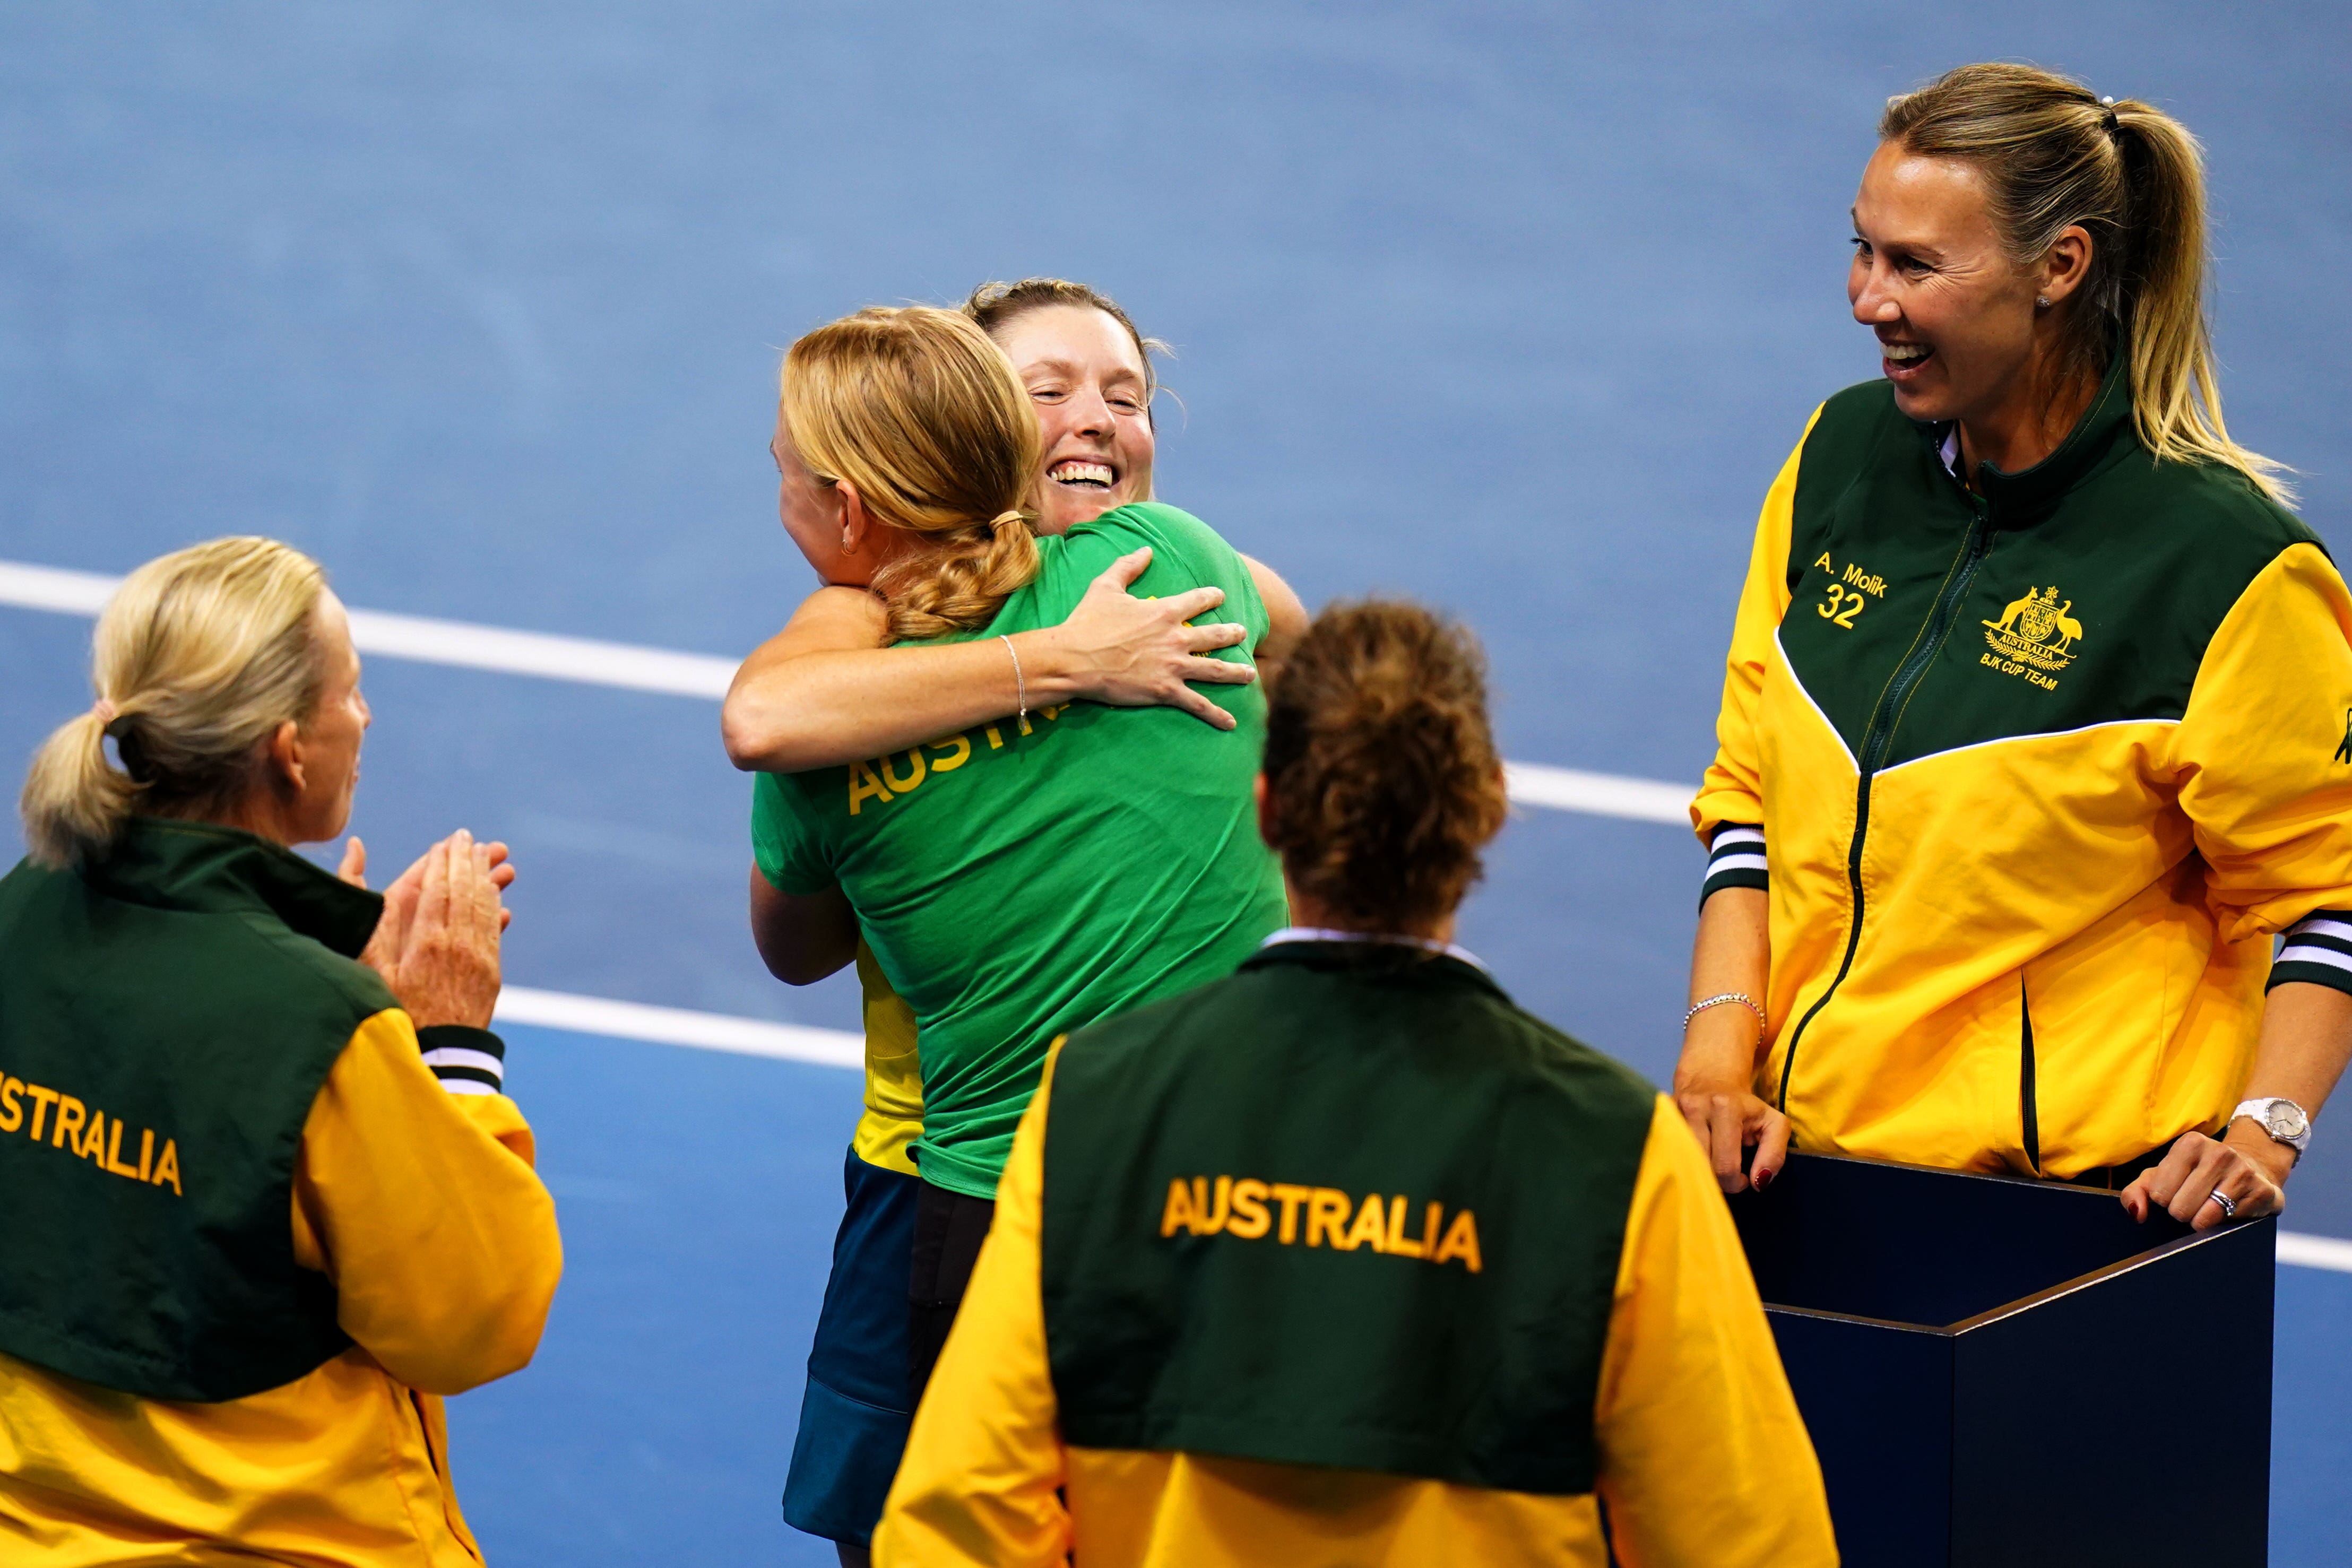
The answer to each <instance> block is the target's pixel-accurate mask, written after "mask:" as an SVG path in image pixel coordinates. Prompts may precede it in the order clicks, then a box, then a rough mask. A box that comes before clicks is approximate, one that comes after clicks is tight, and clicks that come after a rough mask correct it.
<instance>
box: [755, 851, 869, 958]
mask: <svg viewBox="0 0 2352 1568" xmlns="http://www.w3.org/2000/svg"><path fill="white" fill-rule="evenodd" d="M857 932H858V927H857V911H856V909H854V908H852V907H851V905H850V903H849V899H848V896H847V895H846V894H844V893H843V892H842V891H841V889H839V888H837V887H836V888H831V889H828V890H827V891H825V892H824V893H813V894H789V893H782V892H780V891H778V890H777V888H776V887H775V886H774V884H772V883H770V882H769V881H768V879H767V878H766V877H765V876H764V875H762V874H761V871H760V868H759V867H758V866H756V865H755V866H753V867H752V868H751V944H752V946H755V947H757V948H758V949H759V950H760V961H761V963H763V964H765V965H766V966H767V967H768V973H770V974H772V975H773V976H775V977H776V978H778V979H780V980H782V981H783V983H784V984H786V985H788V986H813V985H814V984H816V982H817V981H819V980H822V979H824V977H826V976H828V975H832V974H835V973H837V972H839V971H840V970H841V969H843V968H845V967H847V966H848V965H849V963H850V961H851V960H852V959H854V958H856V956H857Z"/></svg>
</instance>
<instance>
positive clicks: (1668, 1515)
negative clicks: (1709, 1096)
mask: <svg viewBox="0 0 2352 1568" xmlns="http://www.w3.org/2000/svg"><path fill="white" fill-rule="evenodd" d="M1594 1416H1595V1426H1596V1428H1597V1430H1598V1433H1599V1436H1600V1439H1601V1497H1602V1499H1603V1500H1605V1501H1606V1502H1607V1504H1608V1506H1609V1520H1610V1525H1611V1530H1612V1535H1613V1537H1614V1540H1615V1543H1616V1550H1617V1555H1618V1557H1619V1559H1620V1560H1621V1561H1622V1562H1623V1563H1625V1564H1626V1568H1682V1565H1685V1564H1687V1565H1690V1568H1701V1565H1704V1568H1746V1565H1748V1564H1758V1565H1761V1564H1765V1563H1770V1564H1774V1565H1775V1568H1804V1565H1806V1564H1814V1563H1819V1564H1824V1565H1827V1564H1833V1563H1836V1562H1837V1544H1836V1542H1835V1540H1834V1538H1833V1537H1832V1533H1831V1530H1830V1511H1829V1499H1828V1496H1827V1494H1826V1493H1825V1492H1824V1491H1823V1490H1822V1471H1821V1466H1820V1464H1819V1462H1818V1461H1816V1460H1815V1459H1814V1458H1813V1445H1812V1440H1811V1438H1810V1437H1807V1436H1806V1433H1805V1424H1804V1421H1803V1419H1802V1418H1801V1417H1800V1416H1798V1414H1797V1402H1796V1399H1795V1396H1792V1395H1791V1394H1790V1392H1789V1379H1788V1375H1787V1374H1785V1373H1783V1372H1782V1371H1781V1369H1780V1351H1779V1349H1778V1348H1777V1347H1776V1346H1775V1345H1774V1344H1773V1343H1772V1330H1771V1328H1770V1326H1769V1324H1768V1323H1767V1322H1765V1319H1764V1308H1763V1303H1762V1302H1761V1301H1759V1300H1758V1298H1757V1294H1756V1282H1755V1281H1754V1279H1753V1278H1751V1277H1750V1276H1749V1274H1748V1260H1747V1257H1746V1255H1745V1254H1744V1253H1742V1252H1741V1250H1740V1247H1739V1236H1738V1232H1737V1231H1736V1230H1735V1229H1734V1228H1732V1224H1731V1215H1730V1213H1729V1211H1728V1210H1727V1209H1726V1207H1724V1201H1723V1194H1722V1192H1721V1191H1720V1190H1719V1189H1718V1188H1717V1186H1716V1182H1715V1176H1714V1173H1713V1172H1712V1171H1711V1170H1710V1169H1709V1168H1708V1167H1707V1164H1706V1158H1705V1156H1703V1155H1701V1154H1700V1153H1699V1147H1698V1143H1697V1141H1696V1139H1694V1138H1693V1137H1692V1136H1691V1133H1690V1128H1689V1126H1688V1125H1687V1124H1685V1122H1684V1121H1683V1118H1682V1115H1681V1113H1679V1112H1677V1111H1676V1110H1675V1106H1674V1102H1672V1101H1671V1100H1668V1099H1667V1098H1666V1097H1665V1096H1664V1095H1663V1094H1662V1095H1660V1096H1659V1097H1658V1103H1657V1110H1656V1112H1655V1113H1654V1115H1653V1116H1652V1118H1651V1122H1650V1136H1649V1142H1648V1144H1647V1145H1645V1146H1644V1148H1643V1154H1642V1169H1641V1174H1640V1176H1639V1177H1638V1178H1637V1180H1636V1182H1635V1185H1634V1188H1633V1207H1632V1209H1631V1211H1630V1212H1629V1214H1628V1215H1627V1218H1626V1231H1625V1249H1624V1252H1623V1253H1622V1257H1621V1260H1620V1261H1619V1264H1618V1271H1617V1295H1616V1305H1615V1308H1614V1310H1613V1311H1612V1314H1611V1317H1610V1322H1609V1347H1608V1350H1607V1352H1606V1353H1605V1354H1604V1356H1603V1358H1602V1361H1601V1396H1600V1399H1599V1401H1598V1403H1597V1405H1596V1406H1595V1410H1594Z"/></svg>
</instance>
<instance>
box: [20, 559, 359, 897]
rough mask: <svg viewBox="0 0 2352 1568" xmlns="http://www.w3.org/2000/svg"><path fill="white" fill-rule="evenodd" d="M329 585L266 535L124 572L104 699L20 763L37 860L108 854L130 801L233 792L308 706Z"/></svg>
mask: <svg viewBox="0 0 2352 1568" xmlns="http://www.w3.org/2000/svg"><path fill="white" fill-rule="evenodd" d="M325 588H326V578H325V575H324V574H323V573H321V572H320V570H319V567H318V563H316V562H315V561H313V560H311V559H310V558H309V557H308V556H305V555H303V554H302V553H301V552H300V551H299V550H296V549H291V548H289V546H286V545H282V544H279V543H278V542H277V541H276V540H274V539H264V538H226V539H215V540H213V541H212V542H211V543H209V544H201V545H195V546H193V547H192V548H190V549H184V550H179V551H176V552H174V553H173V554H171V555H167V556H163V557H160V558H158V559H154V560H151V561H149V562H148V563H147V564H146V565H144V566H142V567H141V568H140V569H139V570H136V571H134V572H132V573H131V575H130V576H129V577H127V578H125V579H124V580H123V582H122V586H121V588H120V589H119V590H117V591H116V592H115V595H114V597H113V598H112V599H111V600H110V601H108V603H107V606H106V609H105V611H104V612H101V613H100V616H99V618H98V632H97V635H96V637H95V638H94V640H93V642H94V658H93V660H92V670H91V675H92V681H93V684H94V685H96V686H97V687H98V693H99V702H98V706H96V707H94V708H92V709H91V710H90V711H89V712H88V713H85V714H81V715H79V716H76V717H73V718H70V719H68V720H67V721H66V722H65V723H64V724H62V725H60V726H58V728H57V730H56V731H55V732H54V733H52V734H51V735H50V737H49V738H48V739H47V741H46V742H44V743H43V744H42V747H41V748H40V750H39V751H38V752H37V753H36V754H35V756H34V758H33V766H32V768H30V769H29V770H28V771H27V772H26V776H25V790H24V794H23V795H22V797H20V799H19V802H18V808H19V810H20V812H21V814H22V816H23V819H24V824H25V841H26V846H27V847H28V848H29V849H30V851H31V852H32V856H33V859H35V860H36V861H37V862H41V863H42V864H44V865H51V866H71V865H79V864H82V863H84V862H88V861H90V860H92V859H97V858H101V857H103V856H104V855H105V853H106V852H108V850H110V848H111V847H112V846H113V843H114V841H115V839H116V837H117V835H119V834H120V833H121V831H122V825H123V823H124V822H125V821H127V820H128V819H129V818H130V817H131V814H132V813H133V811H134V810H135V811H141V812H145V813H148V814H151V815H159V816H196V815H204V814H208V813H210V812H213V811H216V810H220V809H222V808H224V807H226V806H228V805H231V804H233V803H234V801H235V800H236V798H237V796H238V795H239V794H241V792H242V791H243V790H244V789H245V788H246V787H247V786H248V785H249V784H250V782H251V779H252V769H253V768H254V766H255V762H256V755H257V754H256V747H257V743H258V742H260V741H261V740H262V739H264V738H265V737H268V736H269V735H270V734H272V733H273V732H275V731H276V729H277V728H278V726H279V725H280V724H283V723H285V722H286V721H287V720H289V719H292V720H295V721H297V722H299V721H300V720H302V719H304V718H307V717H308V716H309V715H310V708H311V706H312V705H313V703H314V702H315V700H316V698H317V696H318V694H319V689H320V684H321V679H322V675H323V671H322V670H321V668H320V660H319V648H318V645H317V640H316V638H315V636H314V635H313V626H312V617H313V614H314V612H316V611H317V609H318V605H319V596H320V593H321V592H323V591H325ZM108 737H112V738H113V740H114V744H115V749H116V751H117V752H118V753H119V754H120V756H121V766H120V767H117V766H116V765H115V763H114V761H112V760H111V759H110V758H108V756H107V754H106V741H107V738H108Z"/></svg>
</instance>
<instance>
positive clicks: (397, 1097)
mask: <svg viewBox="0 0 2352 1568" xmlns="http://www.w3.org/2000/svg"><path fill="white" fill-rule="evenodd" d="M531 1159H532V1147H531V1136H530V1127H529V1125H528V1124H525V1123H524V1121H523V1119H522V1113H521V1112H520V1110H519V1109H517V1107H516V1105H515V1103H514V1102H513V1101H511V1100H509V1099H508V1098H507V1097H506V1096H505V1095H504V1094H452V1093H448V1092H445V1091H444V1090H443V1089H442V1087H441V1084H440V1082H438V1081H437V1080H436V1078H435V1077H434V1075H433V1071H432V1070H431V1069H430V1068H428V1067H426V1066H425V1061H424V1058H423V1056H422V1054H421V1053H420V1051H419V1050H418V1048H417V1042H416V1030H415V1028H414V1026H412V1025H411V1023H410V1022H409V1019H408V1015H407V1014H406V1013H404V1012H402V1011H400V1010H399V1009H387V1010H386V1011H383V1012H380V1013H378V1014H376V1015H375V1016H374V1017H373V1018H371V1019H367V1021H365V1022H364V1023H362V1024H361V1025H360V1027H359V1030H357V1032H355V1033H354V1034H353V1035H352V1039H351V1042H350V1043H349V1044H348V1045H346V1046H345V1047H344V1048H343V1051H342V1054H341V1056H339V1057H337V1058H336V1060H335V1064H334V1066H333V1067H332V1068H331V1070H330V1071H328V1073H327V1079H326V1082H324V1083H323V1084H321V1085H320V1090H319V1094H318V1098H317V1099H316V1100H314V1101H313V1102H312V1103H311V1106H310V1119H309V1120H308V1121H307V1122H305V1123H304V1124H303V1127H302V1147H301V1153H300V1155H299V1158H298V1159H297V1161H296V1165H295V1172H294V1214H293V1224H294V1250H295V1257H296V1259H297V1260H299V1261H300V1262H302V1263H304V1264H305V1265H307V1266H309V1267H312V1268H316V1269H319V1270H322V1271H323V1272H324V1273H325V1274H326V1275H327V1277H328V1278H329V1279H331V1280H332V1281H334V1282H335V1291H336V1295H337V1299H338V1301H339V1303H340V1304H339V1309H338V1314H337V1315H338V1317H339V1319H340V1321H341V1323H342V1326H343V1332H344V1333H348V1334H350V1335H351V1336H352V1339H353V1340H355V1341H357V1342H358V1343H359V1344H360V1346H361V1348H362V1349H363V1350H365V1351H366V1352H367V1353H368V1354H370V1355H373V1357H374V1358H375V1359H376V1361H377V1362H378V1363H379V1364H381V1365H382V1366H383V1369H384V1370H385V1371H386V1372H388V1373H390V1374H391V1375H393V1376H394V1378H396V1379H397V1380H399V1381H400V1382H402V1383H404V1384H405V1385H408V1386H409V1387H411V1388H415V1389H421V1390H423V1391H425V1393H428V1394H460V1393H463V1392H464V1391H465V1390H467V1389H468V1388H472V1387H474V1386H476V1385H479V1384H484V1383H488V1382H489V1381H490V1380H491V1379H492V1378H496V1377H503V1376H505V1375H507V1374H508V1373H509V1372H513V1371H515V1370H517V1369H518V1368H520V1367H521V1366H523V1365H524V1364H527V1363H529V1362H530V1358H531V1354H532V1352H533V1351H535V1350H536V1349H537V1348H538V1346H539V1336H540V1331H541V1329H542V1328H543V1327H544V1326H545V1325H546V1322H547V1309H548V1304H549V1302H550V1301H552V1300H553V1299H554V1295H555V1282H556V1280H557V1279H558V1278H559V1277H560V1276H561V1275H562V1271H563V1246H562V1240H561V1239H560V1238H559V1237H558V1235H557V1233H556V1227H555V1202H554V1200H553V1199H552V1198H551V1197H549V1196H548V1193H547V1188H546V1187H545V1186H543V1185H541V1182H540V1179H539V1177H538V1176H537V1175H536V1174H535V1173H534V1172H533V1171H532V1169H531Z"/></svg>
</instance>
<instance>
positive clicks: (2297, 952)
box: [2278, 942, 2352, 969]
mask: <svg viewBox="0 0 2352 1568" xmlns="http://www.w3.org/2000/svg"><path fill="white" fill-rule="evenodd" d="M2278 961H2279V962H2280V963H2282V964H2326V965H2329V966H2331V967H2335V968H2338V969H2352V955H2347V954H2344V953H2338V952H2337V951H2336V949H2335V948H2333V947H2298V946H2294V944H2293V943H2292V942H2290V943H2289V944H2288V945H2287V947H2286V950H2285V951H2284V952H2283V953H2281V954H2280V955H2279V956H2278Z"/></svg>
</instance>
